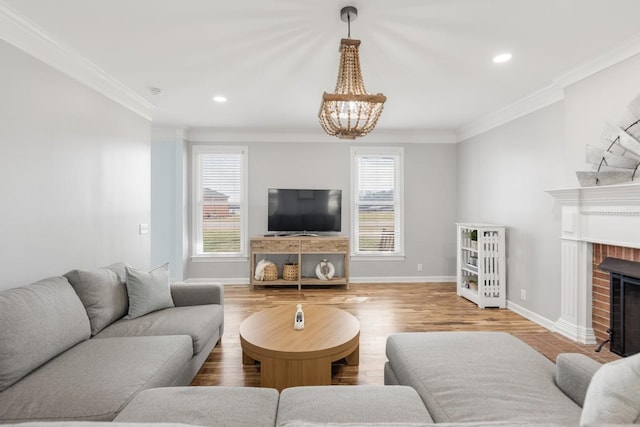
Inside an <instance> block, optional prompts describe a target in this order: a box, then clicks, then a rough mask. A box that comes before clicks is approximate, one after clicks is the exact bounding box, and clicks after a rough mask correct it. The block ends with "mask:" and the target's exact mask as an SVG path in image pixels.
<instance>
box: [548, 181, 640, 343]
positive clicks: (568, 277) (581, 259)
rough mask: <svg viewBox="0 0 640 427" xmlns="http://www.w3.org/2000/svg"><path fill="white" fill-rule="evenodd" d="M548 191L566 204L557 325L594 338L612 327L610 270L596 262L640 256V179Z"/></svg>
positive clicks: (569, 332) (586, 339)
mask: <svg viewBox="0 0 640 427" xmlns="http://www.w3.org/2000/svg"><path fill="white" fill-rule="evenodd" d="M548 193H549V194H551V195H552V196H553V197H554V198H555V199H556V200H557V201H558V202H559V203H560V206H561V218H560V222H561V230H560V248H561V250H560V253H561V265H560V271H561V277H560V288H561V289H560V318H559V319H558V320H557V321H556V323H555V324H554V328H553V330H554V331H555V332H558V333H560V334H562V335H564V336H567V337H569V338H571V339H573V340H575V341H578V342H581V343H584V344H595V343H596V342H597V341H598V342H600V341H603V340H605V339H606V338H607V333H606V330H607V329H608V327H609V273H605V272H602V271H599V270H598V269H597V265H599V263H600V262H602V260H603V259H604V258H606V257H607V256H609V257H613V258H619V259H626V260H628V261H640V184H627V185H609V186H600V187H581V188H571V189H562V190H551V191H548ZM636 257H638V258H636Z"/></svg>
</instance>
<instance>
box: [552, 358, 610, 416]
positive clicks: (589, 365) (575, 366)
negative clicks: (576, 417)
mask: <svg viewBox="0 0 640 427" xmlns="http://www.w3.org/2000/svg"><path fill="white" fill-rule="evenodd" d="M600 366H601V363H600V362H597V361H595V360H593V359H591V358H590V357H589V356H585V355H584V354H580V353H561V354H559V355H558V357H557V358H556V385H557V386H558V388H559V389H560V390H562V392H563V393H564V394H566V395H567V396H569V397H570V398H571V400H573V401H574V402H576V403H577V404H578V405H580V407H582V405H583V404H584V398H585V396H586V394H587V388H589V383H590V382H591V377H593V374H595V373H596V371H597V370H598V369H599V368H600Z"/></svg>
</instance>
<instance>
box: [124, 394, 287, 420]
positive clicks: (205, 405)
mask: <svg viewBox="0 0 640 427" xmlns="http://www.w3.org/2000/svg"><path fill="white" fill-rule="evenodd" d="M277 409H278V391H277V390H276V389H273V388H255V387H169V388H154V389H151V390H145V391H143V392H142V393H140V394H138V395H137V396H136V397H135V398H134V399H133V400H132V401H131V402H130V403H129V404H128V405H127V407H126V408H124V410H123V411H122V412H120V414H119V415H118V416H117V417H116V419H115V421H116V422H123V421H126V422H145V423H149V422H180V423H187V424H195V425H199V426H229V427H235V426H247V427H248V426H251V427H261V426H264V427H273V426H274V425H275V422H276V411H277Z"/></svg>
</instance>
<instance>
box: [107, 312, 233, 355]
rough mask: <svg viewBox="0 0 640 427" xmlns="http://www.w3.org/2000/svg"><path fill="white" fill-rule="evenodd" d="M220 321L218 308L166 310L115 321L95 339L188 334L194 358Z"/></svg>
mask: <svg viewBox="0 0 640 427" xmlns="http://www.w3.org/2000/svg"><path fill="white" fill-rule="evenodd" d="M223 318H224V313H223V309H222V306H221V305H194V306H190V307H173V308H166V309H164V310H159V311H154V312H153V313H149V314H147V315H145V316H142V317H138V318H136V319H131V320H129V319H122V320H119V321H117V322H115V323H114V324H112V325H110V326H108V327H106V328H105V329H104V330H103V331H102V332H100V333H99V334H98V335H96V336H95V338H108V337H137V336H156V335H189V336H191V339H192V341H193V354H194V355H196V354H200V352H201V351H202V349H203V347H204V345H205V344H206V343H207V342H208V341H209V339H210V338H211V337H212V336H213V335H214V334H218V325H220V324H221V323H222V320H223Z"/></svg>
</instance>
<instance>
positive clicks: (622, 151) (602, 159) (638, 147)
mask: <svg viewBox="0 0 640 427" xmlns="http://www.w3.org/2000/svg"><path fill="white" fill-rule="evenodd" d="M627 108H628V109H629V111H631V113H632V114H633V115H634V117H635V118H636V121H635V122H633V123H631V124H630V125H629V126H627V127H625V128H619V127H617V126H613V125H610V124H608V123H605V125H604V129H603V131H602V136H603V137H604V139H606V140H607V141H608V142H607V148H606V149H602V148H598V147H594V146H592V145H587V163H591V164H593V165H596V166H597V169H596V170H595V171H577V172H576V175H577V176H578V181H579V182H580V186H581V187H592V186H595V185H613V184H624V183H630V182H633V181H639V180H640V172H639V171H638V168H639V167H640V126H639V125H638V124H639V123H640V95H638V96H636V98H635V99H634V100H633V101H631V103H630V104H629V105H628V106H627Z"/></svg>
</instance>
